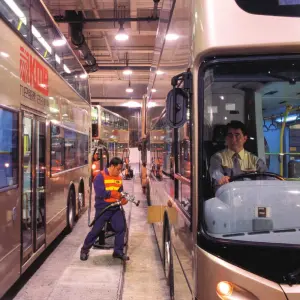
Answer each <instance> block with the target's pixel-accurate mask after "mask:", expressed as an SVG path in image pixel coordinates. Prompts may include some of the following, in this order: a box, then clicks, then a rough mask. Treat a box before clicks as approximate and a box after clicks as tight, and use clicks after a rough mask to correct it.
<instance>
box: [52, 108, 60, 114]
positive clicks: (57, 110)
mask: <svg viewBox="0 0 300 300" xmlns="http://www.w3.org/2000/svg"><path fill="white" fill-rule="evenodd" d="M50 111H51V112H52V113H58V112H59V109H58V108H56V107H50Z"/></svg>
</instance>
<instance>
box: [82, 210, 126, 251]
mask: <svg viewBox="0 0 300 300" xmlns="http://www.w3.org/2000/svg"><path fill="white" fill-rule="evenodd" d="M101 210H102V209H98V208H97V209H96V213H95V218H97V216H98V215H99V214H100V212H101ZM107 221H110V222H111V225H112V228H113V230H114V232H115V246H114V253H116V254H123V248H124V237H125V231H126V223H125V215H124V212H123V211H122V210H121V209H119V208H118V209H112V210H110V209H108V210H107V211H106V212H105V213H104V214H103V215H102V216H100V217H99V218H98V219H97V220H96V222H95V224H94V226H93V228H92V230H91V231H90V232H89V233H88V235H87V236H86V238H85V240H84V243H83V247H82V249H83V250H87V251H88V250H89V249H90V248H91V247H92V246H93V244H94V243H95V241H96V239H97V237H98V236H99V234H100V232H101V230H102V228H103V226H104V224H105V222H107Z"/></svg>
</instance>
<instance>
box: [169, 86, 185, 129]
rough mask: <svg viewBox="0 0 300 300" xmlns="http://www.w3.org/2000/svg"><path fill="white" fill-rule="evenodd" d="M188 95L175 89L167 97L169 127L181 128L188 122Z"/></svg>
mask: <svg viewBox="0 0 300 300" xmlns="http://www.w3.org/2000/svg"><path fill="white" fill-rule="evenodd" d="M187 101H188V96H187V94H186V93H185V92H184V91H183V90H182V89H180V88H173V89H172V90H171V91H170V92H169V93H168V96H167V105H166V120H167V123H168V125H170V126H171V127H173V128H179V127H181V126H183V124H184V123H185V122H186V121H187Z"/></svg>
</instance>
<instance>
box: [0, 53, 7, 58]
mask: <svg viewBox="0 0 300 300" xmlns="http://www.w3.org/2000/svg"><path fill="white" fill-rule="evenodd" d="M0 55H1V56H2V57H5V58H7V57H9V54H8V53H6V52H0Z"/></svg>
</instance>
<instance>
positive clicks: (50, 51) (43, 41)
mask: <svg viewBox="0 0 300 300" xmlns="http://www.w3.org/2000/svg"><path fill="white" fill-rule="evenodd" d="M31 32H32V34H33V35H34V36H35V37H36V39H37V40H38V41H39V42H40V43H41V44H42V46H44V48H45V49H46V50H47V51H48V52H49V53H50V54H51V53H52V48H51V47H50V45H49V44H48V43H47V42H46V41H45V39H44V38H43V37H42V35H41V34H40V32H39V31H38V30H37V29H36V28H35V27H34V26H33V25H31Z"/></svg>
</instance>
